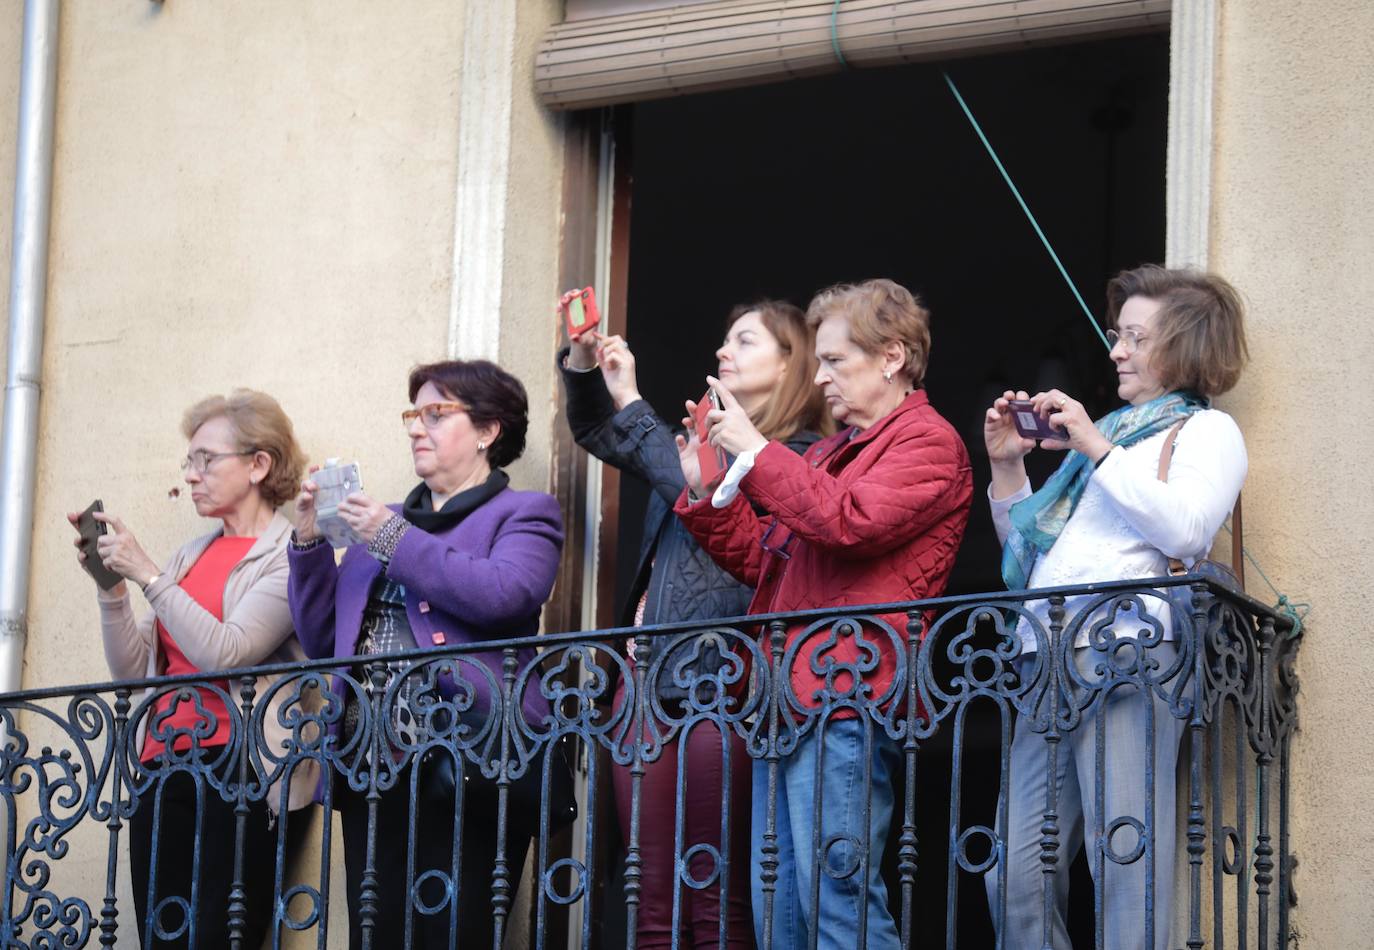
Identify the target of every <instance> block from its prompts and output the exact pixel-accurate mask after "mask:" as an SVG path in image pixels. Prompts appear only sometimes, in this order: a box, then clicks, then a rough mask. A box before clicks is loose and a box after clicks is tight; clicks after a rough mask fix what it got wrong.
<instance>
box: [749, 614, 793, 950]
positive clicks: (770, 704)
mask: <svg viewBox="0 0 1374 950" xmlns="http://www.w3.org/2000/svg"><path fill="white" fill-rule="evenodd" d="M768 642H769V648H770V652H771V663H770V666H771V670H772V675H771V676H770V677H769V680H768V693H767V696H766V698H765V701H766V703H767V706H766V707H765V711H764V714H765V717H766V719H767V722H768V734H767V736H766V744H765V746H764V748H765V752H764V761H765V762H767V763H768V799H767V801H768V807H767V810H766V817H765V819H764V826H763V844H762V846H761V847H760V849H759V850H760V854H761V860H760V862H759V863H760V873H759V881H760V883H761V885H762V890H763V947H762V948H760V950H773V899H774V897H775V895H776V892H777V889H778V762H779V760H780V758H781V756H780V754H779V752H778V730H779V717H780V716H781V714H782V709H783V697H784V696H785V695H786V693H785V692H784V689H783V677H784V675H785V674H784V673H783V669H782V654H783V648H784V647H785V646H786V644H787V624H785V623H783V622H782V621H781V620H774V621H772V622H771V623H769V624H768ZM754 794H758V792H757V791H755V793H754Z"/></svg>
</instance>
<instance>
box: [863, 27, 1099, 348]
mask: <svg viewBox="0 0 1374 950" xmlns="http://www.w3.org/2000/svg"><path fill="white" fill-rule="evenodd" d="M836 6H839V4H838V3H837V4H836ZM940 75H941V76H944V77H945V83H946V84H948V86H949V91H950V92H952V93H954V100H955V101H956V102H958V103H959V108H961V109H963V110H964V115H965V116H967V117H968V121H969V124H970V125H972V126H973V131H974V132H977V133H978V139H979V141H981V142H982V143H983V147H984V148H985V149H987V150H988V155H990V156H991V157H992V163H993V164H994V165H996V166H997V170H998V171H999V172H1001V173H1002V180H1003V181H1005V182H1006V183H1007V187H1008V188H1010V189H1011V193H1012V195H1014V196H1015V198H1016V203H1017V204H1019V205H1020V206H1021V210H1022V211H1024V212H1025V213H1026V218H1027V219H1028V220H1029V221H1030V223H1031V227H1032V228H1034V229H1035V234H1036V236H1037V237H1039V238H1040V243H1041V244H1043V245H1045V250H1046V251H1048V252H1049V255H1050V260H1052V261H1054V266H1055V267H1057V268H1059V274H1060V276H1062V277H1063V278H1064V283H1066V284H1068V285H1069V290H1071V291H1073V297H1074V299H1075V300H1077V301H1078V306H1080V307H1082V308H1083V315H1084V316H1085V317H1087V318H1088V322H1089V323H1091V324H1092V327H1093V330H1094V331H1096V332H1097V336H1098V338H1099V339H1101V340H1102V345H1103V346H1105V347H1106V348H1107V349H1109V350H1110V349H1111V348H1112V345H1111V344H1110V343H1108V342H1107V337H1106V334H1104V333H1103V332H1102V328H1101V327H1099V326H1098V325H1097V318H1096V317H1094V316H1093V312H1092V311H1091V310H1089V309H1088V305H1087V303H1086V302H1085V301H1084V300H1083V295H1082V294H1080V293H1079V292H1078V287H1077V286H1076V285H1075V284H1074V282H1073V278H1071V277H1070V276H1069V272H1068V271H1067V270H1065V269H1064V264H1063V262H1062V261H1060V260H1059V255H1058V254H1056V253H1055V252H1054V248H1053V247H1051V246H1050V240H1049V238H1047V237H1045V232H1044V231H1043V230H1041V228H1040V222H1039V221H1036V220H1035V215H1034V214H1032V213H1031V209H1030V208H1029V207H1027V205H1026V200H1025V199H1024V198H1022V197H1021V192H1020V191H1018V190H1017V188H1016V183H1015V182H1013V181H1012V180H1011V175H1009V174H1007V169H1006V166H1004V165H1003V164H1002V160H1001V159H1000V158H998V157H997V151H996V150H995V149H994V148H993V147H992V143H991V142H989V141H988V137H987V136H986V135H984V134H983V127H982V126H980V125H979V124H978V120H977V119H975V118H974V117H973V112H972V111H971V110H970V109H969V107H968V103H966V102H965V101H964V97H963V96H961V95H959V87H958V86H956V85H954V80H953V79H950V78H949V73H947V72H943V71H942V72H941V73H940Z"/></svg>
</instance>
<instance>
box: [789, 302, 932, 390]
mask: <svg viewBox="0 0 1374 950" xmlns="http://www.w3.org/2000/svg"><path fill="white" fill-rule="evenodd" d="M836 313H841V314H843V315H844V316H845V317H846V318H847V319H848V320H849V338H850V339H851V340H853V341H854V344H855V345H856V346H858V348H859V349H861V350H863V351H864V352H865V353H868V354H869V355H876V354H878V353H881V352H882V349H883V347H884V346H885V345H886V344H888V343H890V342H893V341H896V342H898V343H900V344H902V348H903V349H904V350H906V365H905V366H904V367H903V369H902V373H903V374H904V375H905V376H906V377H907V378H908V379H910V380H911V385H912V386H913V387H915V388H918V389H919V388H920V387H921V385H922V384H923V383H924V382H925V379H926V366H927V365H928V364H929V362H930V311H929V310H927V309H926V308H925V306H924V305H923V304H922V303H921V299H920V298H919V297H917V296H916V295H915V294H913V293H912V292H911V291H909V290H907V289H906V288H905V287H903V286H902V285H901V284H899V283H897V282H896V281H892V280H887V279H885V278H878V279H876V280H865V281H862V282H860V283H857V284H835V285H834V286H833V287H827V288H826V289H825V290H822V291H821V292H820V293H818V294H816V296H815V297H814V298H812V300H811V306H809V307H807V308H806V323H807V326H809V327H811V328H812V330H814V329H815V328H816V327H818V326H820V325H821V321H822V320H824V319H825V318H826V317H829V316H833V315H834V314H836Z"/></svg>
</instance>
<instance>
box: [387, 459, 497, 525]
mask: <svg viewBox="0 0 1374 950" xmlns="http://www.w3.org/2000/svg"><path fill="white" fill-rule="evenodd" d="M509 484H510V476H509V475H507V474H506V473H505V472H503V471H501V470H500V469H499V468H497V469H493V470H492V473H491V474H490V475H488V476H487V480H486V481H485V482H483V483H482V484H480V485H474V486H473V487H472V488H468V489H465V490H464V491H460V492H459V493H458V494H456V495H454V496H453V497H452V498H450V499H449V500H448V501H446V502H444V507H442V508H440V509H439V510H438V511H435V510H434V496H433V494H432V493H431V492H430V490H429V486H428V485H426V484H425V483H424V482H421V483H420V484H418V485H416V486H415V487H414V488H413V489H412V490H411V492H410V494H409V495H406V500H405V501H403V502H402V503H401V517H403V518H405V519H406V520H407V521H409V522H410V523H411V524H413V525H415V527H417V528H419V529H420V530H421V531H427V532H429V533H430V534H434V533H435V532H436V531H447V530H448V529H450V528H452V527H454V526H456V525H457V524H458V523H459V522H461V521H462V520H463V519H464V518H466V517H467V516H468V515H470V514H471V513H472V512H474V511H476V510H477V509H478V508H480V507H482V505H484V504H486V503H487V502H489V501H491V499H492V498H495V497H496V496H497V495H498V494H500V493H501V492H502V491H504V490H505V488H506V486H507V485H509Z"/></svg>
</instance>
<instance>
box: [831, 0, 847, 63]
mask: <svg viewBox="0 0 1374 950" xmlns="http://www.w3.org/2000/svg"><path fill="white" fill-rule="evenodd" d="M830 48H831V49H833V50H834V51H835V58H836V59H838V60H839V61H840V65H841V66H843V67H844V68H845V69H848V68H849V61H848V60H846V59H845V58H844V53H841V52H840V0H835V5H834V6H833V7H831V8H830Z"/></svg>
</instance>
